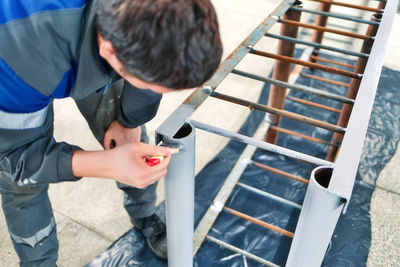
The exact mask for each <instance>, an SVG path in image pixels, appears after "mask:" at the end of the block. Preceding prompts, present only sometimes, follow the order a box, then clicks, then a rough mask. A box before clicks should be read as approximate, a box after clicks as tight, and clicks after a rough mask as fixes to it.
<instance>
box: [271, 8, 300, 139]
mask: <svg viewBox="0 0 400 267" xmlns="http://www.w3.org/2000/svg"><path fill="white" fill-rule="evenodd" d="M295 4H297V5H301V4H302V3H301V2H300V1H298V2H295ZM300 17H301V12H298V11H292V10H288V11H287V12H286V13H285V14H284V15H283V18H284V19H289V20H293V21H300ZM298 28H299V27H298V26H293V25H286V24H281V29H280V35H284V36H288V37H297V32H298ZM294 48H295V44H294V43H286V42H283V41H282V40H281V41H279V43H278V49H277V52H276V53H277V54H279V55H282V56H287V57H293V56H294ZM291 66H292V64H291V62H288V61H276V62H275V65H274V70H273V73H272V78H273V79H275V80H279V81H283V82H287V81H288V80H289V75H290V69H291ZM285 98H286V88H284V87H281V86H278V85H276V84H273V85H271V88H270V90H269V97H268V106H269V107H273V108H278V109H283V107H284V105H285ZM271 119H272V124H273V125H276V126H279V124H280V122H281V117H279V116H277V115H275V116H271ZM277 139H278V132H277V131H274V130H272V129H268V132H267V133H266V135H265V137H264V140H265V141H266V142H268V143H272V144H275V143H276V141H277Z"/></svg>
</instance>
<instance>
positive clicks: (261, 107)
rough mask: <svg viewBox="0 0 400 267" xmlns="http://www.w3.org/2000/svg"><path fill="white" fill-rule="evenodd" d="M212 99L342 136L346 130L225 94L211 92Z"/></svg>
mask: <svg viewBox="0 0 400 267" xmlns="http://www.w3.org/2000/svg"><path fill="white" fill-rule="evenodd" d="M210 96H212V97H215V98H218V99H221V100H224V101H228V102H231V103H235V104H238V105H242V106H245V107H248V108H249V109H250V110H253V109H257V110H261V111H264V112H268V113H271V114H274V115H278V116H281V117H284V118H288V119H291V120H295V121H298V122H302V123H306V124H309V125H313V126H316V127H319V128H323V129H326V130H328V131H333V132H337V133H341V134H344V133H345V132H346V129H345V128H343V127H338V126H336V125H333V124H330V123H327V122H324V121H320V120H316V119H313V118H309V117H306V116H303V115H299V114H296V113H293V112H290V111H286V110H282V109H277V108H273V107H269V106H266V105H262V104H258V103H254V102H251V101H247V100H243V99H240V98H237V97H233V96H229V95H225V94H221V93H218V92H212V93H211V95H210Z"/></svg>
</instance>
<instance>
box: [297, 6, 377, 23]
mask: <svg viewBox="0 0 400 267" xmlns="http://www.w3.org/2000/svg"><path fill="white" fill-rule="evenodd" d="M290 9H293V10H298V11H302V12H307V13H311V14H317V15H322V16H327V17H333V18H338V19H344V20H350V21H354V22H359V23H364V24H371V25H379V22H376V21H370V20H365V19H359V18H355V17H351V16H348V15H343V14H338V13H333V12H321V11H315V10H311V9H305V8H298V7H291V8H290Z"/></svg>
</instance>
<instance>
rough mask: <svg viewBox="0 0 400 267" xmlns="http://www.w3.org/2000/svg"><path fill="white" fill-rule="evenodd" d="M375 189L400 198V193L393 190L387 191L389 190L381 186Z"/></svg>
mask: <svg viewBox="0 0 400 267" xmlns="http://www.w3.org/2000/svg"><path fill="white" fill-rule="evenodd" d="M375 187H376V188H379V189H382V190H384V191H386V192H388V193H392V194H395V195H397V196H399V197H400V192H396V191H393V190H391V189H387V188H385V187H383V186H380V185H375Z"/></svg>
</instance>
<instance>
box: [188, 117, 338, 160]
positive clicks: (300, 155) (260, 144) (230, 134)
mask: <svg viewBox="0 0 400 267" xmlns="http://www.w3.org/2000/svg"><path fill="white" fill-rule="evenodd" d="M190 123H191V124H192V125H193V126H194V127H196V128H198V129H201V130H204V131H207V132H210V133H215V134H218V135H221V136H225V137H227V138H230V139H233V140H236V141H239V142H242V143H245V144H248V145H253V146H256V147H258V148H261V149H265V150H268V151H271V152H273V153H278V154H281V155H284V156H288V157H290V158H295V159H299V160H302V161H306V162H309V163H312V164H315V165H320V166H333V165H334V163H333V162H330V161H327V160H323V159H320V158H317V157H313V156H310V155H307V154H304V153H301V152H297V151H294V150H291V149H288V148H284V147H280V146H278V145H273V144H270V143H267V142H263V141H260V140H256V139H254V138H251V137H248V136H245V135H243V134H238V133H234V132H230V131H227V130H224V129H221V128H218V127H215V126H212V125H209V124H205V123H202V122H199V121H194V120H190Z"/></svg>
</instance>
